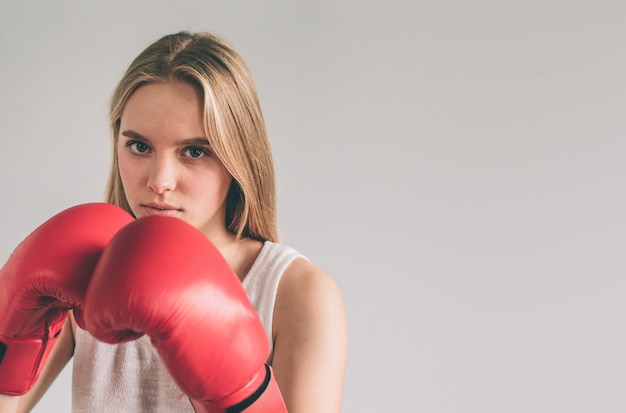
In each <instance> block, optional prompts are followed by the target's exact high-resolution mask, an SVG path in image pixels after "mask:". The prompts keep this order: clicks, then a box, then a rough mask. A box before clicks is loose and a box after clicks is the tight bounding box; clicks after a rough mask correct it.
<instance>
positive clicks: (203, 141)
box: [121, 130, 211, 145]
mask: <svg viewBox="0 0 626 413" xmlns="http://www.w3.org/2000/svg"><path fill="white" fill-rule="evenodd" d="M121 135H123V136H126V137H127V138H130V139H137V140H140V141H146V142H149V141H150V139H148V138H146V137H145V136H143V135H142V134H140V133H137V132H135V131H133V130H125V131H122V132H121ZM176 144H177V145H210V144H211V143H210V142H209V140H208V139H207V138H204V137H197V138H189V139H181V140H179V141H176Z"/></svg>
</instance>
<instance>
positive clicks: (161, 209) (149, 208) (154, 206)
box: [140, 202, 183, 215]
mask: <svg viewBox="0 0 626 413" xmlns="http://www.w3.org/2000/svg"><path fill="white" fill-rule="evenodd" d="M140 205H141V208H142V209H143V211H144V212H145V213H146V214H147V215H176V214H179V213H181V212H182V211H183V210H182V209H180V208H177V207H175V206H172V205H168V204H159V203H155V202H151V203H147V204H140Z"/></svg>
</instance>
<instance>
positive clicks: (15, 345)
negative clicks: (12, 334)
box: [0, 336, 51, 396]
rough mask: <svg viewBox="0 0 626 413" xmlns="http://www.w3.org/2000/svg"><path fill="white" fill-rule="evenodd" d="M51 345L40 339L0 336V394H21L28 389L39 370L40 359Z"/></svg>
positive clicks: (37, 375)
mask: <svg viewBox="0 0 626 413" xmlns="http://www.w3.org/2000/svg"><path fill="white" fill-rule="evenodd" d="M50 347H51V346H46V345H45V344H44V342H43V340H42V339H37V338H7V337H2V336H0V348H2V349H0V352H2V353H3V354H2V356H1V358H0V394H7V395H11V396H21V395H23V394H25V393H26V392H27V391H29V390H30V389H31V388H32V387H33V385H34V384H35V382H36V381H37V378H38V377H39V373H40V371H41V366H42V363H41V360H42V358H43V356H44V353H46V352H47V351H48V350H49V349H50Z"/></svg>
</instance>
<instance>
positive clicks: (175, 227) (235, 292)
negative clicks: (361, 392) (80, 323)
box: [84, 216, 287, 413]
mask: <svg viewBox="0 0 626 413" xmlns="http://www.w3.org/2000/svg"><path fill="white" fill-rule="evenodd" d="M84 320H85V326H86V328H87V330H88V331H89V332H90V333H91V334H92V335H93V336H94V337H95V338H97V339H99V340H102V341H105V342H108V343H119V342H123V341H128V340H133V339H136V338H139V337H141V336H142V335H143V334H147V335H148V336H149V337H150V339H151V342H152V344H153V345H154V347H155V348H156V349H157V351H158V353H159V355H160V357H161V360H162V361H163V363H164V365H165V367H166V368H167V370H168V371H169V373H170V375H171V376H172V378H173V379H174V381H175V382H176V383H177V384H178V386H179V387H180V388H181V389H182V390H183V391H184V392H185V393H186V394H187V395H188V396H189V398H190V399H191V401H192V404H193V406H194V408H195V409H196V412H206V413H218V412H219V413H223V412H232V413H236V412H242V411H244V410H245V412H246V413H254V412H272V413H281V412H286V411H287V409H286V407H285V404H284V402H283V399H282V396H281V394H280V391H279V389H278V385H277V384H276V380H275V379H274V377H273V375H272V373H271V369H270V368H269V366H267V365H266V364H265V360H266V359H267V356H268V355H269V343H268V340H267V336H266V335H265V331H264V329H263V325H262V324H261V321H260V319H259V317H258V315H257V314H256V312H255V310H254V308H253V307H252V304H251V303H250V301H249V299H248V296H247V294H246V292H245V290H244V289H243V286H242V285H241V282H240V281H239V279H238V278H237V276H236V275H235V274H234V273H233V271H232V269H231V268H230V266H229V265H228V264H227V263H226V261H225V260H224V258H223V257H222V256H221V254H220V253H219V251H218V250H217V249H216V248H215V247H214V246H213V244H211V242H209V240H208V239H207V238H206V236H205V235H204V234H202V233H201V232H200V231H198V230H197V229H195V228H194V227H192V226H191V225H189V224H187V223H186V222H184V221H182V220H179V219H177V218H172V217H162V216H149V217H145V218H141V219H138V220H136V221H135V222H133V223H132V224H130V225H128V226H126V227H125V228H123V229H122V230H121V231H120V232H119V233H118V234H117V235H116V236H115V237H114V238H113V240H112V241H111V243H110V244H109V246H108V247H107V248H106V249H105V251H104V252H103V254H102V258H101V260H100V262H99V263H98V265H97V267H96V269H95V270H94V274H93V277H92V279H91V282H90V284H89V288H88V290H87V294H86V296H85V311H84Z"/></svg>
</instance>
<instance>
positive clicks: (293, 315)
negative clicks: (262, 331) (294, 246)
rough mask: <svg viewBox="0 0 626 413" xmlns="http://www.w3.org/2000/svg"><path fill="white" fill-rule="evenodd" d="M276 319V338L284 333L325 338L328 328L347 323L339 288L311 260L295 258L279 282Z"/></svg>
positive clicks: (332, 279) (333, 280)
mask: <svg viewBox="0 0 626 413" xmlns="http://www.w3.org/2000/svg"><path fill="white" fill-rule="evenodd" d="M274 316H275V320H274V321H275V326H274V332H275V334H276V335H279V334H281V333H282V332H285V331H288V332H289V335H290V336H294V337H298V336H300V338H303V339H304V338H305V337H306V336H307V334H316V335H320V334H321V335H323V334H324V330H325V329H327V328H333V325H335V324H337V323H340V324H342V323H343V321H344V317H345V309H344V302H343V298H342V294H341V290H340V288H339V285H338V284H337V282H336V281H335V279H334V278H333V277H332V276H331V275H330V274H329V273H327V272H326V271H325V270H323V269H322V268H320V267H318V266H317V265H315V264H314V263H312V262H311V261H308V260H307V259H305V258H303V257H298V258H295V259H294V260H293V261H292V262H291V263H290V264H289V266H288V267H287V268H286V269H285V272H284V274H283V276H282V278H281V280H280V284H279V286H278V293H277V297H276V308H275V315H274ZM336 327H339V328H343V327H341V326H336Z"/></svg>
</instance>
